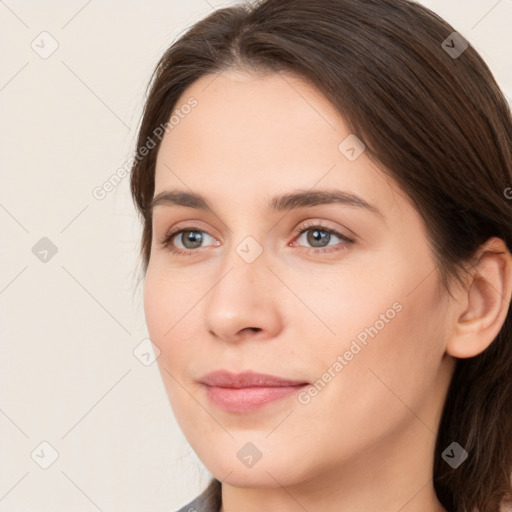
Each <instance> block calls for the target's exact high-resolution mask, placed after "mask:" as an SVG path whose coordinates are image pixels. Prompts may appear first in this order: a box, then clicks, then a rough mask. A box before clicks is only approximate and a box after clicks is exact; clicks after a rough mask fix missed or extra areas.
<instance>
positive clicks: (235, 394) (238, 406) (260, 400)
mask: <svg viewBox="0 0 512 512" xmlns="http://www.w3.org/2000/svg"><path fill="white" fill-rule="evenodd" d="M306 386H307V384H302V385H297V386H273V387H253V388H221V387H216V386H205V387H206V394H207V395H208V398H209V399H210V401H211V402H212V403H213V404H214V405H216V406H217V407H219V408H220V409H223V410H225V411H229V412H249V411H254V410H256V409H259V408H260V407H262V406H264V405H266V404H269V403H271V402H275V401H276V400H280V399H283V398H286V397H290V396H292V395H294V394H296V393H297V392H299V391H300V390H301V389H302V388H304V387H306Z"/></svg>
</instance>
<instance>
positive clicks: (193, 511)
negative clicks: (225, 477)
mask: <svg viewBox="0 0 512 512" xmlns="http://www.w3.org/2000/svg"><path fill="white" fill-rule="evenodd" d="M221 502H222V494H221V483H220V482H219V480H217V479H216V478H213V479H212V480H211V481H210V483H209V485H208V487H207V488H206V489H205V490H204V491H203V492H202V493H201V494H200V495H199V496H198V497H197V498H196V499H195V500H193V501H191V502H190V503H188V504H187V505H185V506H184V507H182V508H180V509H179V510H177V511H176V512H219V510H220V505H221Z"/></svg>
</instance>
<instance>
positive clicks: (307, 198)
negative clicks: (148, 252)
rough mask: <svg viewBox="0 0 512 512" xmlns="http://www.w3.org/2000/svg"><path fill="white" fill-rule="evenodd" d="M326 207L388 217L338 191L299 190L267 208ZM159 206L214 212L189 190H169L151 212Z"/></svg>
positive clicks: (276, 198)
mask: <svg viewBox="0 0 512 512" xmlns="http://www.w3.org/2000/svg"><path fill="white" fill-rule="evenodd" d="M323 204H344V205H347V206H351V207H354V208H362V209H364V210H367V211H369V212H371V213H372V214H374V215H376V216H378V217H380V218H381V219H382V220H384V215H383V214H382V212H381V211H380V210H379V209H378V208H377V207H376V206H374V205H372V204H370V203H368V202H367V201H365V200H364V199H363V198H361V197H359V196H357V195H356V194H353V193H352V192H347V191H343V190H337V189H324V190H298V191H294V192H290V193H286V194H279V195H277V196H274V197H273V198H271V200H270V201H269V202H268V204H267V209H268V210H269V211H270V212H278V211H290V210H296V209H299V208H310V207H313V206H318V205H323ZM157 206H185V207H187V208H195V209H198V210H204V211H206V212H209V213H214V211H213V208H212V206H211V205H210V203H209V202H208V201H207V200H206V199H205V198H204V197H203V196H202V195H200V194H197V193H195V192H189V191H186V190H165V191H163V192H160V193H158V194H156V195H155V197H154V198H153V200H152V202H151V205H150V211H151V212H152V211H153V209H154V208H155V207H157Z"/></svg>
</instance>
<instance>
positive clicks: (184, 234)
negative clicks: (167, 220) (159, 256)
mask: <svg viewBox="0 0 512 512" xmlns="http://www.w3.org/2000/svg"><path fill="white" fill-rule="evenodd" d="M205 235H206V236H207V237H210V238H211V239H212V240H213V237H212V236H210V235H209V234H208V233H206V232H205V231H203V230H201V229H196V228H187V229H180V230H173V231H171V232H169V233H167V234H166V235H165V237H164V239H163V240H162V242H161V243H162V246H163V247H165V248H166V249H167V250H168V251H170V252H172V253H176V254H192V253H193V252H197V251H195V250H194V249H197V248H201V244H202V242H203V241H204V239H205ZM176 242H178V243H181V245H182V247H179V245H178V247H176V245H175V244H176ZM185 244H187V245H185ZM214 245H218V244H214Z"/></svg>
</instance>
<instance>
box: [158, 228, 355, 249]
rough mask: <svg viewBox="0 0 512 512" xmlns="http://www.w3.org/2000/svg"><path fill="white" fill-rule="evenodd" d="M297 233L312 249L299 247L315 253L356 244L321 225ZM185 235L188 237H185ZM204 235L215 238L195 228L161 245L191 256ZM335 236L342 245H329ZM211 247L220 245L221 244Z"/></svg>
mask: <svg viewBox="0 0 512 512" xmlns="http://www.w3.org/2000/svg"><path fill="white" fill-rule="evenodd" d="M295 232H296V233H298V234H299V237H298V238H297V240H301V239H303V238H304V235H307V236H306V237H305V241H306V243H308V244H311V245H312V247H310V248H308V247H304V246H302V245H299V247H301V248H302V249H306V250H307V251H308V252H313V253H328V252H334V251H340V250H343V249H345V248H346V246H347V245H350V244H352V243H354V241H353V240H352V239H350V238H348V237H346V236H345V235H342V234H341V233H339V232H337V231H335V230H334V229H331V228H328V227H326V226H322V225H321V224H312V225H308V226H304V225H302V226H300V227H299V228H297V229H296V230H295ZM183 235H186V236H185V237H183ZM204 235H206V237H210V238H211V239H212V240H213V237H211V236H210V235H209V234H208V233H206V232H205V231H203V230H201V229H196V228H193V227H190V228H187V229H180V230H172V231H171V232H169V233H168V234H167V235H166V236H165V237H164V239H163V240H162V241H161V244H162V246H163V247H165V248H166V249H167V250H169V251H170V252H172V253H175V254H186V255H190V254H192V253H194V252H198V251H195V249H198V248H201V245H202V242H203V241H204V240H205V236H204ZM333 236H334V237H335V238H339V239H340V240H341V243H336V244H334V245H332V244H329V243H330V242H331V241H332V237H333ZM174 239H176V240H177V241H179V242H180V243H181V245H182V247H176V246H175V244H174ZM302 241H304V240H302ZM186 244H189V246H188V247H187V245H186ZM211 245H219V243H215V244H211ZM289 245H290V246H292V247H294V246H295V245H297V244H295V243H291V244H289ZM302 249H301V250H302Z"/></svg>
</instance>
